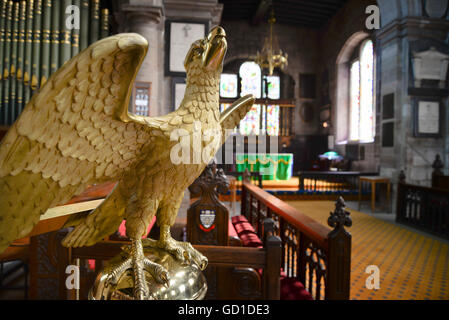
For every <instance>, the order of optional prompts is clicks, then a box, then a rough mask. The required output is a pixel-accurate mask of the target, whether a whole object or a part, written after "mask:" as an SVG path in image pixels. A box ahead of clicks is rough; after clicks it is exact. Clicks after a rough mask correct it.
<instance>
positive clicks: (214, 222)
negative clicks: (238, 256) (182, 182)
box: [187, 161, 229, 246]
mask: <svg viewBox="0 0 449 320" xmlns="http://www.w3.org/2000/svg"><path fill="white" fill-rule="evenodd" d="M189 190H190V192H192V193H196V194H199V195H200V198H199V200H198V201H196V202H195V203H193V204H192V205H191V206H190V208H189V209H188V210H187V239H188V241H189V242H191V243H192V244H211V245H222V246H227V245H228V239H229V235H228V220H229V211H228V209H227V208H226V206H225V205H224V204H223V203H222V202H221V201H220V200H219V199H218V193H221V194H226V193H227V192H228V191H229V181H228V179H227V178H226V176H225V174H224V173H223V170H222V169H217V167H216V164H215V161H212V162H211V163H210V164H209V165H208V166H207V167H206V168H205V169H204V171H203V173H202V174H201V176H200V177H199V178H197V179H196V180H195V182H194V183H192V185H191V186H190V187H189Z"/></svg>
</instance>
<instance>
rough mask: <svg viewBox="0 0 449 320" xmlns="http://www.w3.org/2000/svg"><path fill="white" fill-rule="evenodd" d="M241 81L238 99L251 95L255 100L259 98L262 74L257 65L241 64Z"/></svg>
mask: <svg viewBox="0 0 449 320" xmlns="http://www.w3.org/2000/svg"><path fill="white" fill-rule="evenodd" d="M239 75H240V78H241V81H242V87H241V91H240V97H243V96H246V95H247V94H253V95H254V96H255V97H256V98H257V99H258V98H260V97H261V91H262V73H261V71H260V67H259V65H258V64H257V63H255V62H252V61H248V62H244V63H242V65H241V66H240V70H239Z"/></svg>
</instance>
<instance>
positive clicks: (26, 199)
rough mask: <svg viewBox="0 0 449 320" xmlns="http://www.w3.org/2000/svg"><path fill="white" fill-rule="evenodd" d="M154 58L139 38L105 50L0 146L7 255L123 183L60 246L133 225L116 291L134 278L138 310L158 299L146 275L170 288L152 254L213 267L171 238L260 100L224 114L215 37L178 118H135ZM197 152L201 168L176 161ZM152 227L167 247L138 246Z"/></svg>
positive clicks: (120, 38) (204, 49)
mask: <svg viewBox="0 0 449 320" xmlns="http://www.w3.org/2000/svg"><path fill="white" fill-rule="evenodd" d="M147 50H148V43H147V41H146V40H145V39H144V38H143V37H142V36H140V35H138V34H132V33H129V34H118V35H115V36H112V37H109V38H105V39H103V40H100V41H98V42H96V43H94V44H93V45H91V46H90V47H89V48H87V49H86V50H84V51H83V52H81V53H80V54H78V55H77V56H76V57H74V58H73V59H72V60H70V61H68V62H67V63H66V64H65V65H64V66H63V67H62V68H61V69H59V70H58V71H57V72H56V73H55V74H54V75H52V76H51V78H50V79H49V80H48V82H47V83H46V84H45V85H44V86H43V87H42V88H41V89H40V90H39V91H38V92H37V93H36V94H35V95H34V96H33V97H32V99H31V101H30V102H29V103H28V105H27V106H26V108H25V109H24V111H23V112H22V114H21V115H20V117H19V118H18V120H17V121H16V122H15V123H14V125H13V126H12V127H11V128H10V130H9V132H8V133H7V135H6V136H5V138H4V139H3V141H2V143H1V146H0V208H1V210H0V253H1V252H3V251H4V250H5V249H6V248H7V247H8V246H9V244H10V243H11V242H12V241H14V240H15V239H18V238H22V237H25V236H27V235H28V234H29V233H30V232H31V230H32V229H33V227H34V226H35V225H36V224H37V222H38V221H39V217H40V215H42V214H43V213H45V212H46V211H47V209H48V208H51V207H54V206H57V205H61V204H64V203H66V202H67V201H68V200H70V199H71V198H72V197H73V196H75V195H77V194H79V193H81V192H82V191H83V190H85V189H86V187H87V186H88V185H91V184H95V183H101V182H105V181H118V184H117V185H116V187H115V188H114V190H113V191H112V192H111V193H110V194H109V196H108V197H107V198H106V199H105V201H103V202H102V203H101V205H100V206H99V207H97V208H96V209H95V210H93V211H92V212H91V213H90V214H88V215H87V216H84V217H82V218H78V219H72V221H70V223H69V225H70V226H72V227H74V229H73V230H72V231H71V232H70V233H69V234H68V235H67V236H66V237H65V238H64V239H63V242H62V244H63V245H64V246H67V247H80V246H90V245H93V244H95V243H97V242H99V241H101V240H102V239H103V238H105V237H106V236H108V235H110V234H112V233H114V232H115V231H116V230H117V229H118V227H119V225H120V223H121V222H122V221H123V219H126V233H127V236H128V237H129V238H130V239H131V245H130V250H128V251H127V252H128V255H129V258H128V259H126V260H125V261H124V262H123V263H122V264H121V265H120V266H119V267H118V268H117V269H116V270H114V272H113V277H111V280H110V281H111V282H112V283H113V282H114V281H118V278H119V277H120V275H121V274H123V272H124V271H126V270H128V269H132V270H133V275H134V298H135V299H148V298H151V293H150V292H148V287H147V285H146V281H145V278H144V270H147V271H148V272H149V273H150V274H151V275H152V276H153V277H154V279H155V280H156V281H158V282H160V283H165V284H167V283H168V281H169V279H168V272H167V270H166V269H164V268H163V267H162V266H161V265H159V264H156V263H154V262H152V261H150V260H148V259H147V258H146V257H145V256H144V253H143V248H144V247H146V246H148V247H151V248H159V249H162V250H166V251H168V252H170V253H171V254H173V255H174V256H175V258H177V259H180V260H181V261H183V262H190V263H194V264H196V265H198V267H200V268H201V269H202V270H204V268H205V267H206V266H207V258H205V257H204V256H203V255H202V254H201V253H199V252H198V251H196V250H195V249H194V248H193V247H192V246H191V245H190V244H189V243H187V242H178V241H175V240H174V239H173V238H172V237H171V235H170V227H171V226H172V225H173V224H174V222H175V218H176V216H177V213H178V209H179V207H180V204H181V201H182V199H183V196H184V190H185V189H186V188H187V187H188V186H189V185H190V184H191V183H192V182H193V181H194V180H195V179H196V178H197V177H198V176H199V175H200V174H201V172H202V171H203V169H204V168H205V167H206V165H207V163H208V162H209V161H210V159H212V157H213V156H214V154H215V153H216V152H217V151H218V149H219V148H220V147H221V144H222V143H223V142H224V141H225V140H226V138H227V137H226V134H227V133H228V132H229V131H230V130H226V129H233V128H235V127H236V126H237V124H238V123H239V122H240V121H241V119H243V117H244V116H245V115H246V113H247V112H248V111H249V110H250V109H251V107H252V105H253V103H254V98H253V96H251V95H249V96H246V97H243V98H241V99H240V100H238V101H236V102H235V103H234V104H233V105H232V106H230V107H229V108H228V109H227V110H226V111H224V112H223V113H221V114H220V110H219V82H220V74H221V71H222V69H223V59H224V56H225V54H226V50H227V42H226V34H225V31H224V29H223V28H221V27H215V28H213V29H212V30H211V31H210V33H209V34H208V35H207V36H206V37H205V38H204V39H201V40H198V41H196V42H194V43H193V44H192V46H191V48H190V50H189V52H188V54H187V56H186V58H185V62H184V65H185V68H186V72H187V88H186V92H185V96H184V99H183V101H182V103H181V105H180V107H179V108H178V109H177V110H176V111H174V112H172V113H170V114H168V115H165V116H161V117H153V118H151V117H142V116H136V115H134V114H130V113H128V102H129V100H130V95H131V92H132V87H133V81H134V79H135V77H136V74H137V72H138V70H139V68H140V65H141V63H142V61H143V59H144V57H145V55H146V53H147ZM211 132H212V134H211ZM196 134H199V135H200V137H202V138H201V139H200V142H199V144H198V143H196V144H195V142H194V141H193V140H195V139H194V135H196ZM217 136H218V137H219V138H218V139H217ZM186 137H188V138H187V139H186ZM192 141H193V142H192ZM180 146H181V148H180ZM198 146H199V147H200V148H201V149H202V151H201V161H192V160H193V159H192V158H191V159H190V163H186V162H185V161H184V162H183V161H181V162H180V161H178V160H177V155H178V154H179V153H180V152H179V151H180V150H181V151H183V150H188V151H189V152H192V153H195V152H198V150H197V149H198ZM181 153H182V152H181ZM193 158H195V157H193ZM174 160H175V161H174ZM196 160H198V159H196ZM154 215H156V219H157V224H158V226H159V227H160V237H159V239H158V240H153V239H144V240H142V236H144V234H145V231H146V230H147V227H148V225H149V223H150V221H151V220H152V218H153V217H154ZM142 241H143V243H142Z"/></svg>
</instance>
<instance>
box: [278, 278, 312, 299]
mask: <svg viewBox="0 0 449 320" xmlns="http://www.w3.org/2000/svg"><path fill="white" fill-rule="evenodd" d="M281 300H313V297H312V296H311V295H310V293H309V292H308V291H307V290H306V289H305V288H304V285H303V284H302V283H301V282H299V281H298V280H297V279H295V278H284V277H282V278H281Z"/></svg>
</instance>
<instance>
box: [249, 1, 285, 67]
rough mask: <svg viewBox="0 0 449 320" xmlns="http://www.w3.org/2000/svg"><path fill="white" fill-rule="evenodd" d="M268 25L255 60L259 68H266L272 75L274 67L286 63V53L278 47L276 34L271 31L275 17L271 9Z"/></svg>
mask: <svg viewBox="0 0 449 320" xmlns="http://www.w3.org/2000/svg"><path fill="white" fill-rule="evenodd" d="M268 23H269V25H270V30H269V35H268V36H267V37H266V38H265V41H264V45H263V48H262V51H261V52H259V51H257V56H256V59H255V62H256V63H257V64H258V65H259V66H260V68H261V69H262V70H263V69H268V75H270V76H271V75H273V71H274V68H280V69H281V70H284V68H285V67H286V66H287V65H288V54H287V53H284V52H282V50H281V49H279V43H278V40H277V37H276V35H275V34H274V32H273V29H274V24H275V23H276V18H275V17H274V11H273V10H272V11H271V15H270V18H269V19H268Z"/></svg>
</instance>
